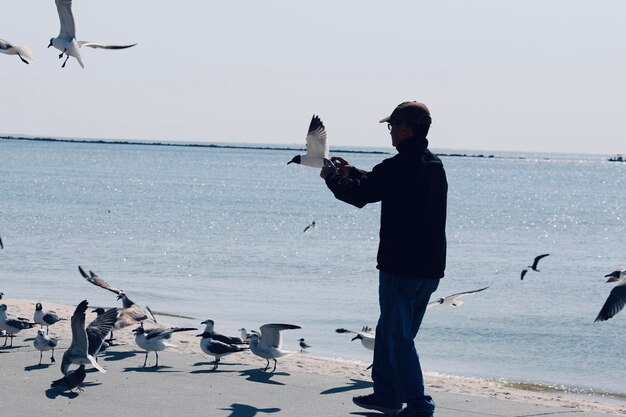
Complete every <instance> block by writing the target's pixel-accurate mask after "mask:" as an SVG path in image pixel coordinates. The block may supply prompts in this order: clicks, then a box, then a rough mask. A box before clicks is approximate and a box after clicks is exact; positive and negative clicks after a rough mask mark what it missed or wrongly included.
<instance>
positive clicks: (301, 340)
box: [298, 338, 311, 352]
mask: <svg viewBox="0 0 626 417" xmlns="http://www.w3.org/2000/svg"><path fill="white" fill-rule="evenodd" d="M298 342H300V343H299V344H300V352H303V351H304V349H308V348H310V347H311V345H307V344H306V342H305V341H304V338H300V339H298Z"/></svg>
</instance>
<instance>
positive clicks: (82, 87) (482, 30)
mask: <svg viewBox="0 0 626 417" xmlns="http://www.w3.org/2000/svg"><path fill="white" fill-rule="evenodd" d="M0 2H1V4H2V13H1V14H0V38H4V39H6V40H9V41H11V42H13V43H16V44H24V45H27V46H29V47H30V48H31V49H32V51H33V53H34V55H35V62H34V63H32V64H31V65H25V64H23V63H22V62H21V61H20V60H19V58H17V57H15V56H6V55H1V54H0V75H1V76H2V88H1V90H0V134H23V135H36V136H55V137H69V138H87V139H89V138H97V139H115V140H118V139H125V140H157V141H193V142H198V141H201V142H212V143H223V142H229V143H230V142H232V143H264V144H265V143H272V144H280V145H296V146H302V145H304V137H305V135H306V130H307V127H308V123H309V121H310V119H311V116H312V115H313V114H319V115H320V117H321V118H322V120H323V121H324V124H325V125H326V128H327V131H328V140H329V143H330V146H331V149H332V148H333V147H340V146H372V147H388V146H390V138H389V135H388V133H387V129H386V127H385V126H384V125H380V124H378V120H379V119H380V118H382V117H384V116H387V115H388V114H389V113H390V112H391V111H392V110H393V108H394V107H395V106H396V105H397V104H399V103H400V102H402V101H405V100H418V101H422V102H424V103H426V104H427V105H428V106H429V107H430V109H431V113H432V116H433V125H432V128H431V132H430V135H429V139H430V142H431V147H432V148H435V149H451V150H491V151H530V152H573V153H579V152H580V153H603V154H607V155H611V156H612V155H614V154H617V153H623V154H626V127H625V126H626V23H625V22H626V1H623V0H606V1H603V0H598V1H594V2H592V1H579V0H573V1H572V0H554V1H551V0H525V1H507V0H482V1H481V0H478V1H469V0H448V1H446V0H431V1H421V0H409V1H393V0H390V1H384V2H383V1H369V0H328V1H327V0H318V1H315V2H302V1H297V0H283V1H272V0H265V1H246V0H240V1H220V2H214V1H210V0H181V1H171V0H168V1H164V0H106V1H104V0H75V1H74V6H73V10H74V18H75V20H76V27H77V38H78V39H79V40H90V41H99V42H104V43H117V44H126V43H134V42H137V43H138V45H137V46H136V47H134V48H131V49H126V50H121V51H106V50H94V49H88V48H84V49H82V50H81V52H82V57H83V61H84V63H85V69H81V68H80V66H79V64H78V62H76V60H75V59H73V58H71V59H70V61H68V64H67V66H66V68H65V69H62V68H61V63H62V61H61V60H59V59H58V54H59V51H57V50H56V49H54V48H50V49H46V46H47V45H48V43H49V41H50V38H52V37H54V36H56V35H57V34H58V33H59V20H58V15H57V12H56V7H55V4H54V0H0Z"/></svg>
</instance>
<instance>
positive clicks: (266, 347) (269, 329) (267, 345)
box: [250, 323, 301, 372]
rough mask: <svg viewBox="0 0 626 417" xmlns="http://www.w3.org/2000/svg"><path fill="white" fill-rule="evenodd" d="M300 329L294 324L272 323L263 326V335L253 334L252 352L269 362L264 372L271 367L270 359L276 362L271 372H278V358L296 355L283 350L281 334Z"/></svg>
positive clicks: (251, 339) (251, 340)
mask: <svg viewBox="0 0 626 417" xmlns="http://www.w3.org/2000/svg"><path fill="white" fill-rule="evenodd" d="M300 328H301V327H300V326H296V325H294V324H278V323H270V324H264V325H263V326H261V333H257V332H254V333H253V334H252V337H250V351H252V353H254V354H255V355H257V356H259V357H261V358H263V359H265V360H266V361H267V365H266V366H265V369H264V370H263V371H264V372H266V371H267V368H269V366H270V359H272V360H273V361H274V368H273V369H272V370H271V372H274V371H275V370H276V363H277V361H276V358H280V357H281V356H285V355H290V354H292V353H294V352H291V351H288V350H284V349H282V337H281V333H280V332H282V331H283V330H292V329H300Z"/></svg>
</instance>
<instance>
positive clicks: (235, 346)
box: [0, 266, 310, 391]
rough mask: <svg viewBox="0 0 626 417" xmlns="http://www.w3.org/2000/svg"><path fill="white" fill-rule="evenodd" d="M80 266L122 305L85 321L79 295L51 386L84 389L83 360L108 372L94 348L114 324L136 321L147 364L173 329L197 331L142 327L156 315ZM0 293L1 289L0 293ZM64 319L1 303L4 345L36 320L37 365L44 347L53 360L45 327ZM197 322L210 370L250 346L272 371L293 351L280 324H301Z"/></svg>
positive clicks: (54, 344) (55, 343)
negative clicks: (16, 311) (28, 314)
mask: <svg viewBox="0 0 626 417" xmlns="http://www.w3.org/2000/svg"><path fill="white" fill-rule="evenodd" d="M78 269H79V272H80V274H81V275H82V276H83V277H84V278H85V279H86V280H87V281H88V282H90V283H92V284H93V285H96V286H98V287H101V288H104V289H106V290H108V291H111V292H113V293H115V294H117V295H118V297H117V298H118V300H122V305H123V306H122V308H117V307H113V308H109V309H104V308H102V307H98V308H96V309H93V310H92V312H94V313H96V318H95V319H94V320H93V321H92V322H90V323H89V324H86V312H87V310H88V308H89V303H88V301H87V300H83V301H82V302H80V303H79V304H78V305H77V306H76V308H75V310H74V313H73V314H72V317H71V318H70V325H71V333H72V340H71V342H70V345H69V347H68V348H67V350H65V352H64V353H63V357H62V359H61V367H60V369H61V373H62V377H61V378H59V379H56V380H54V381H52V383H51V386H52V387H58V388H61V389H64V390H66V389H69V390H73V389H75V388H76V389H79V390H81V391H82V389H81V388H80V384H82V383H83V382H84V380H85V377H86V374H87V372H86V367H87V366H92V367H94V368H95V369H97V370H98V371H99V372H102V373H106V372H107V371H106V369H104V368H103V367H102V366H101V365H100V364H99V363H98V354H99V353H100V352H101V351H103V350H105V349H106V348H107V347H108V346H109V345H110V344H111V342H112V340H113V337H112V330H113V329H115V328H123V327H127V326H128V325H129V323H130V322H133V323H135V324H138V326H137V327H135V328H134V329H133V330H132V333H133V334H134V341H135V344H136V345H137V346H138V347H139V348H141V349H143V350H144V351H145V359H144V362H143V366H144V367H145V366H146V365H147V362H148V356H149V353H150V352H154V354H155V364H154V366H155V367H158V366H159V352H161V351H163V350H165V349H166V348H168V347H174V346H175V345H173V344H172V343H169V341H170V339H171V338H172V336H173V335H174V334H175V333H178V332H186V331H197V329H196V328H195V327H170V328H158V327H155V328H150V329H148V328H146V327H144V322H150V321H151V322H155V323H156V319H155V318H154V315H152V313H151V311H150V310H149V308H148V307H145V308H144V307H140V306H139V305H138V304H135V303H134V302H132V301H130V300H129V299H128V296H126V294H125V293H124V292H123V291H121V290H119V289H117V288H114V287H112V286H111V285H109V284H108V283H107V282H106V281H104V280H103V279H102V278H100V277H99V276H98V275H97V274H96V273H94V272H93V271H89V272H88V273H87V272H85V270H84V269H83V268H82V267H81V266H79V267H78ZM3 295H4V294H3V293H1V292H0V298H2V296H3ZM138 312H141V313H142V314H139V313H138ZM120 318H123V321H122V323H123V325H120ZM65 320H66V319H65V318H63V317H59V315H57V314H56V313H55V312H53V311H46V310H45V309H44V308H43V305H42V304H41V303H37V304H36V306H35V313H34V315H33V320H32V321H31V320H28V319H26V318H23V317H14V316H12V315H9V314H8V313H7V306H6V304H0V329H1V330H2V332H3V334H2V335H3V336H5V346H6V343H7V339H8V338H9V337H11V346H13V336H15V335H16V334H18V333H19V332H20V331H22V330H25V329H30V328H33V327H34V326H36V325H37V324H39V325H40V326H41V328H40V329H38V330H37V337H36V338H35V339H34V342H33V345H34V347H35V348H36V349H37V350H38V351H39V365H41V362H42V360H43V353H44V352H48V351H51V352H52V354H51V357H50V363H51V364H52V363H55V362H56V361H55V358H54V351H55V349H57V348H58V347H59V339H58V338H56V337H54V336H49V335H48V332H49V328H50V326H53V325H56V324H57V323H59V322H62V321H65ZM201 324H204V325H205V328H204V331H203V332H202V333H201V334H198V335H197V337H200V338H201V339H200V348H201V350H202V351H203V352H204V353H206V354H207V355H211V356H213V357H214V358H215V360H214V362H213V369H212V370H216V369H217V368H218V366H219V363H220V360H221V358H222V357H224V356H227V355H229V354H232V353H238V352H244V351H247V350H250V351H251V352H252V353H253V354H255V355H256V356H258V357H260V358H263V359H265V360H266V366H265V368H264V369H263V372H267V371H268V369H269V367H270V361H273V362H274V364H273V365H274V366H273V368H272V370H271V371H270V372H274V371H275V370H276V366H277V359H278V358H280V357H283V356H287V355H290V354H293V353H296V352H295V351H290V350H286V349H284V348H283V346H282V336H281V332H282V331H283V330H290V329H300V326H296V325H293V324H276V323H269V324H265V325H263V326H261V327H260V331H258V332H257V331H254V330H253V331H252V332H251V333H248V332H247V331H246V329H245V328H242V329H240V333H241V337H238V336H226V335H224V334H221V333H218V332H217V331H216V330H215V321H214V320H212V319H207V320H205V321H203V322H202V323H201ZM44 326H45V327H46V330H45V331H44V329H43V327H44ZM109 333H111V338H110V339H108V340H107V339H106V337H107V335H108V334H109ZM300 347H301V349H306V348H308V347H310V346H309V345H307V344H306V343H304V339H300ZM72 365H77V367H76V368H75V369H70V367H71V366H72Z"/></svg>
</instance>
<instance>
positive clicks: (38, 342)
mask: <svg viewBox="0 0 626 417" xmlns="http://www.w3.org/2000/svg"><path fill="white" fill-rule="evenodd" d="M58 344H59V339H58V338H56V337H50V336H48V335H47V334H46V333H45V332H44V331H43V330H42V329H39V330H37V337H36V338H35V341H34V342H33V345H34V346H35V349H37V350H38V351H39V365H41V359H42V357H43V353H44V352H47V351H49V350H51V351H52V357H51V358H50V363H54V362H55V360H54V349H55V348H56V347H57V345H58Z"/></svg>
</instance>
